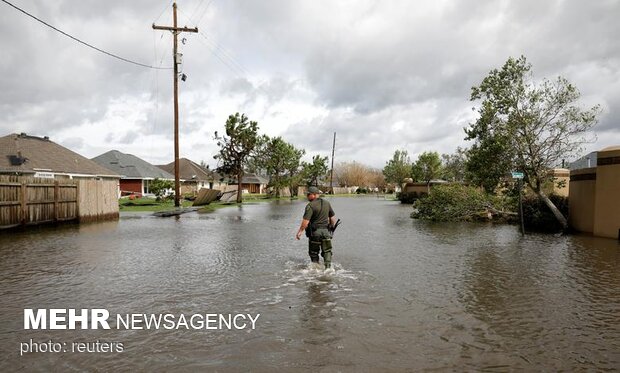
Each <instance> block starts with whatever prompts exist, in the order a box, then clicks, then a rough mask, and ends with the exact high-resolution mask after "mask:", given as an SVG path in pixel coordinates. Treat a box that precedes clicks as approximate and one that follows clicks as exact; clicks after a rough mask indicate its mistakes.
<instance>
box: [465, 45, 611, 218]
mask: <svg viewBox="0 0 620 373" xmlns="http://www.w3.org/2000/svg"><path fill="white" fill-rule="evenodd" d="M579 97H580V94H579V91H578V90H577V88H576V87H575V86H573V85H572V84H570V83H569V82H568V80H566V79H565V78H562V77H558V78H557V79H556V80H553V81H550V80H547V79H544V80H542V81H541V82H539V83H535V82H534V81H533V79H532V74H531V64H529V63H528V62H527V61H526V58H525V57H523V56H521V57H520V58H518V59H514V58H512V57H511V58H509V59H508V60H507V61H506V63H505V64H504V66H502V68H501V69H499V70H498V69H494V70H491V71H490V72H489V74H488V75H487V76H486V77H485V78H484V79H483V80H482V82H481V83H480V85H479V86H475V87H472V91H471V100H472V101H475V100H482V102H481V105H480V107H479V108H478V114H479V118H478V119H477V120H476V122H474V123H472V124H471V125H470V126H469V127H468V128H467V129H466V130H465V132H466V134H467V138H466V139H467V140H474V141H475V142H476V143H475V145H477V146H478V147H479V148H482V149H494V152H489V153H494V154H495V155H498V156H499V158H495V157H489V158H486V159H480V166H483V164H484V163H486V164H487V165H488V166H493V165H494V164H496V163H497V162H498V161H501V162H506V163H507V164H510V166H511V167H512V168H513V170H516V171H521V172H523V173H524V174H525V183H527V185H528V186H529V187H530V188H531V189H532V190H533V191H534V192H535V193H536V194H537V195H538V197H539V198H540V199H542V200H543V201H544V203H545V204H546V205H547V206H548V207H549V209H551V211H552V212H553V214H554V216H555V217H556V219H557V220H558V222H559V223H560V224H561V225H562V227H564V229H566V228H568V222H567V221H566V218H565V217H564V215H563V214H562V213H561V212H560V210H559V209H558V208H557V207H556V206H555V205H554V204H553V202H552V201H551V200H550V199H549V197H548V196H547V195H546V194H545V193H544V191H543V189H542V187H543V185H544V184H545V183H546V182H548V181H549V174H548V170H549V168H551V167H554V166H556V165H558V164H559V163H560V162H561V160H562V159H563V158H568V157H569V156H573V155H575V154H576V153H577V152H578V151H579V150H580V149H581V146H582V145H583V144H584V143H585V142H587V141H588V138H587V136H586V135H587V131H588V130H589V129H590V128H591V127H592V126H593V125H594V124H595V123H596V121H597V116H598V114H599V113H600V107H599V106H598V105H596V106H594V107H592V108H590V109H586V110H584V109H581V108H579V107H578V106H576V101H577V100H578V99H579ZM489 155H493V154H489ZM509 160H510V162H509ZM478 169H480V167H478ZM506 171H509V170H506Z"/></svg>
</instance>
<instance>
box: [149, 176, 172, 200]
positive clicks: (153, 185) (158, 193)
mask: <svg viewBox="0 0 620 373" xmlns="http://www.w3.org/2000/svg"><path fill="white" fill-rule="evenodd" d="M172 188H174V183H173V182H172V180H164V179H160V178H155V179H154V180H152V181H151V182H150V183H149V191H150V192H151V193H153V194H154V195H155V197H156V199H157V200H158V201H161V199H162V197H163V196H164V195H165V194H166V191H168V190H170V189H172Z"/></svg>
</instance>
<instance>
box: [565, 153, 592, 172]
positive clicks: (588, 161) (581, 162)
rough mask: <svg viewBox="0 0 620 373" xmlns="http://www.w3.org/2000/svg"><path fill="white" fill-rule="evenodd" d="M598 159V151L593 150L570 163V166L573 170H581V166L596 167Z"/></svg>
mask: <svg viewBox="0 0 620 373" xmlns="http://www.w3.org/2000/svg"><path fill="white" fill-rule="evenodd" d="M597 160H598V152H591V153H588V154H587V155H585V156H583V157H581V158H579V159H577V160H576V161H574V162H572V163H570V164H569V165H568V168H569V169H571V170H579V169H581V168H590V167H596V162H597Z"/></svg>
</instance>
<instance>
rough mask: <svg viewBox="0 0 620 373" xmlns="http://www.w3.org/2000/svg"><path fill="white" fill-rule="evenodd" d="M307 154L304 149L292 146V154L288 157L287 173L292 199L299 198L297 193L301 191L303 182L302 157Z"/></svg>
mask: <svg viewBox="0 0 620 373" xmlns="http://www.w3.org/2000/svg"><path fill="white" fill-rule="evenodd" d="M304 154H306V151H305V150H304V149H297V148H295V147H294V146H291V149H290V153H289V155H288V157H287V162H286V171H287V173H288V174H287V181H288V188H289V192H290V193H291V197H295V196H297V191H298V189H299V185H300V184H301V180H302V177H301V176H302V170H303V169H302V163H301V157H303V156H304Z"/></svg>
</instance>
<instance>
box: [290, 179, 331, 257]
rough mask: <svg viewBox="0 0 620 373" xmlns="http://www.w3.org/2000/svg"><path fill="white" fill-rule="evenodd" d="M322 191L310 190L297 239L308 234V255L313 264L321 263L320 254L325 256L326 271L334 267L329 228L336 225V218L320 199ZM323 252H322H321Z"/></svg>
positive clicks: (324, 201) (311, 188) (314, 188)
mask: <svg viewBox="0 0 620 373" xmlns="http://www.w3.org/2000/svg"><path fill="white" fill-rule="evenodd" d="M319 194H321V191H320V190H319V189H318V188H317V187H309V188H308V193H307V197H308V201H309V202H308V205H306V210H305V211H304V217H303V219H302V221H301V226H300V227H299V230H298V231H297V235H296V236H295V238H297V239H298V240H299V239H300V238H301V235H302V233H304V231H305V232H306V237H308V238H309V239H310V241H309V244H308V254H310V260H312V263H318V262H319V253H321V255H322V256H323V261H324V262H325V269H328V268H331V266H332V236H331V234H330V232H329V226H330V224H331V226H335V225H336V218H335V215H336V214H335V213H334V210H332V206H331V205H330V204H329V202H327V201H326V200H324V199H323V198H321V197H319ZM321 250H322V252H321Z"/></svg>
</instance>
